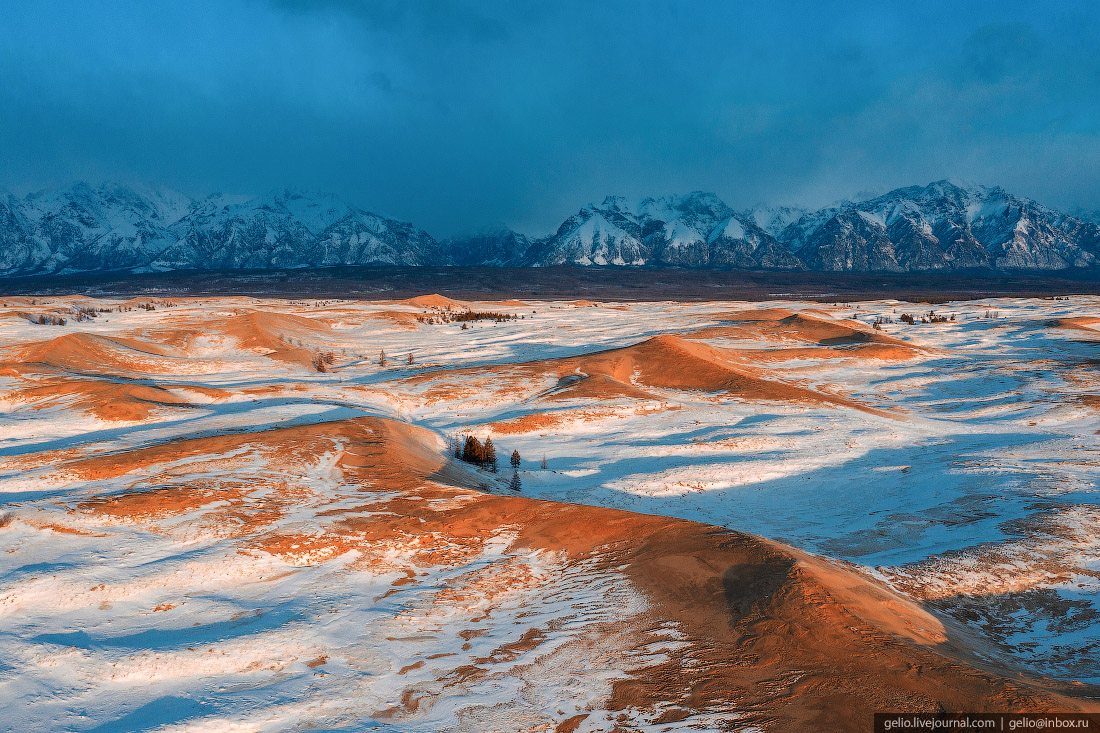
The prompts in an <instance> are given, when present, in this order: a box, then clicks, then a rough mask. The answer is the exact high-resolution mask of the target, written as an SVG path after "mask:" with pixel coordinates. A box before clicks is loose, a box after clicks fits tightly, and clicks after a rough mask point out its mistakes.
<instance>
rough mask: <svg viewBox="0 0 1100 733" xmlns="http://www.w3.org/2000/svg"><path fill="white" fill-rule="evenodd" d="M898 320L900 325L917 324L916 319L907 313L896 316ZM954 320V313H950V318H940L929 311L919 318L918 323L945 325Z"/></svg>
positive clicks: (932, 311)
mask: <svg viewBox="0 0 1100 733" xmlns="http://www.w3.org/2000/svg"><path fill="white" fill-rule="evenodd" d="M898 320H900V321H901V322H902V323H908V324H909V325H910V326H912V325H914V324H916V323H917V317H916V316H913V315H910V314H908V313H902V314H901V315H900V316H898ZM954 320H955V314H954V313H952V314H951V316H950V317H948V316H941V315H939V314H938V313H936V311H934V310H930V311H928V312H927V313H925V314H924V315H922V316H921V317H920V323H947V322H949V321H954Z"/></svg>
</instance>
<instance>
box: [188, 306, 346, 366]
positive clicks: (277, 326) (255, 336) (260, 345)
mask: <svg viewBox="0 0 1100 733" xmlns="http://www.w3.org/2000/svg"><path fill="white" fill-rule="evenodd" d="M209 327H210V328H211V330H213V331H215V332H217V333H221V334H223V335H225V336H230V337H232V338H234V339H236V340H237V342H238V343H239V344H240V346H241V348H244V349H249V350H252V351H258V352H260V353H262V354H264V355H265V356H269V357H271V358H272V359H278V360H280V361H287V362H291V363H294V364H301V365H304V366H308V365H309V364H310V362H311V361H312V360H313V357H314V355H315V354H316V353H317V351H319V350H322V349H324V347H325V338H326V337H327V336H329V335H330V333H331V329H330V327H329V325H328V324H327V323H325V322H324V321H321V320H317V319H313V318H306V317H304V316H296V315H294V314H292V313H275V312H272V311H260V310H252V311H247V312H245V313H242V314H239V315H235V316H231V317H229V318H225V319H221V320H218V321H214V322H213V323H211V324H210V326H209Z"/></svg>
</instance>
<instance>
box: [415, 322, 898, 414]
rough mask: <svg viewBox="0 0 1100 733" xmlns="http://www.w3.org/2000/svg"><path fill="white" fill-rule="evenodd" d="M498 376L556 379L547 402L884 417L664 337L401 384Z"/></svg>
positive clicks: (729, 355)
mask: <svg viewBox="0 0 1100 733" xmlns="http://www.w3.org/2000/svg"><path fill="white" fill-rule="evenodd" d="M502 373H508V374H518V375H519V376H520V377H521V378H527V379H534V378H537V377H545V376H555V377H557V379H558V384H557V386H555V387H554V388H552V389H550V390H549V391H547V392H545V393H543V394H542V395H541V396H542V397H544V398H547V399H571V398H574V397H578V398H580V397H583V398H588V399H612V398H616V397H632V398H636V399H647V400H651V399H657V397H656V395H654V394H653V393H651V392H648V391H646V390H645V388H646V387H652V388H657V389H676V390H692V391H699V392H714V393H721V394H726V395H732V396H736V397H741V398H744V399H749V400H775V401H781V402H797V403H804V404H828V405H843V406H846V407H853V408H855V409H859V410H864V411H867V412H872V413H875V414H887V413H880V412H878V411H876V410H874V409H872V408H870V407H868V406H867V405H864V404H861V403H858V402H855V401H852V400H848V399H845V398H843V397H837V396H834V395H828V394H824V393H821V392H817V391H815V390H812V389H808V388H806V387H801V386H798V385H795V384H791V383H788V382H782V381H779V380H776V379H767V378H764V377H762V376H760V370H759V369H757V368H755V367H752V366H748V365H746V363H745V361H744V360H742V359H740V358H739V352H737V351H732V350H728V349H719V348H715V347H713V346H708V345H706V344H701V343H697V342H693V341H688V340H685V339H684V338H681V337H679V336H670V335H661V336H654V337H652V338H650V339H647V340H645V341H642V342H640V343H637V344H634V345H632V346H626V347H622V348H617V349H609V350H606V351H597V352H593V353H590V354H583V355H581V356H571V357H564V358H561V359H546V360H541V361H531V362H522V363H519V364H508V365H502V366H495V367H468V368H465V369H454V370H441V371H434V372H429V373H425V374H420V375H416V376H414V377H410V378H409V379H407V380H406V383H409V384H416V383H420V382H429V381H436V380H439V379H441V378H445V377H450V376H455V375H462V376H467V377H468V376H472V375H487V374H492V375H496V376H498V377H499V376H500V375H501V374H502Z"/></svg>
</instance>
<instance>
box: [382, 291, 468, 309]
mask: <svg viewBox="0 0 1100 733" xmlns="http://www.w3.org/2000/svg"><path fill="white" fill-rule="evenodd" d="M394 303H395V304H397V305H411V306H415V307H417V308H442V309H443V310H447V309H448V308H449V309H450V310H459V311H464V310H469V308H470V304H469V303H467V302H465V301H462V300H454V299H452V298H448V297H447V296H445V295H439V294H438V293H433V294H431V295H418V296H417V297H415V298H407V299H406V300H398V301H394Z"/></svg>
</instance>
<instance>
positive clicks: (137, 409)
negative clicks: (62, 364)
mask: <svg viewBox="0 0 1100 733" xmlns="http://www.w3.org/2000/svg"><path fill="white" fill-rule="evenodd" d="M11 398H12V399H15V400H18V401H25V402H32V403H42V405H41V406H43V407H45V406H46V405H48V404H55V403H58V402H62V403H65V402H67V403H69V404H71V406H72V407H73V408H75V409H77V410H81V411H82V412H87V413H90V414H92V415H94V416H96V417H98V418H99V419H100V420H119V421H137V420H145V419H146V418H148V417H149V415H150V413H151V412H152V411H153V410H155V409H157V408H160V407H190V406H191V404H192V403H191V402H190V401H189V400H187V399H185V398H184V397H182V396H180V395H177V394H174V393H172V392H170V391H169V390H167V389H165V388H163V387H158V386H150V385H144V384H134V383H130V382H107V381H99V380H90V379H48V380H44V381H42V382H37V383H35V384H34V386H31V387H25V388H22V389H19V390H16V391H14V392H13V393H12V395H11Z"/></svg>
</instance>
